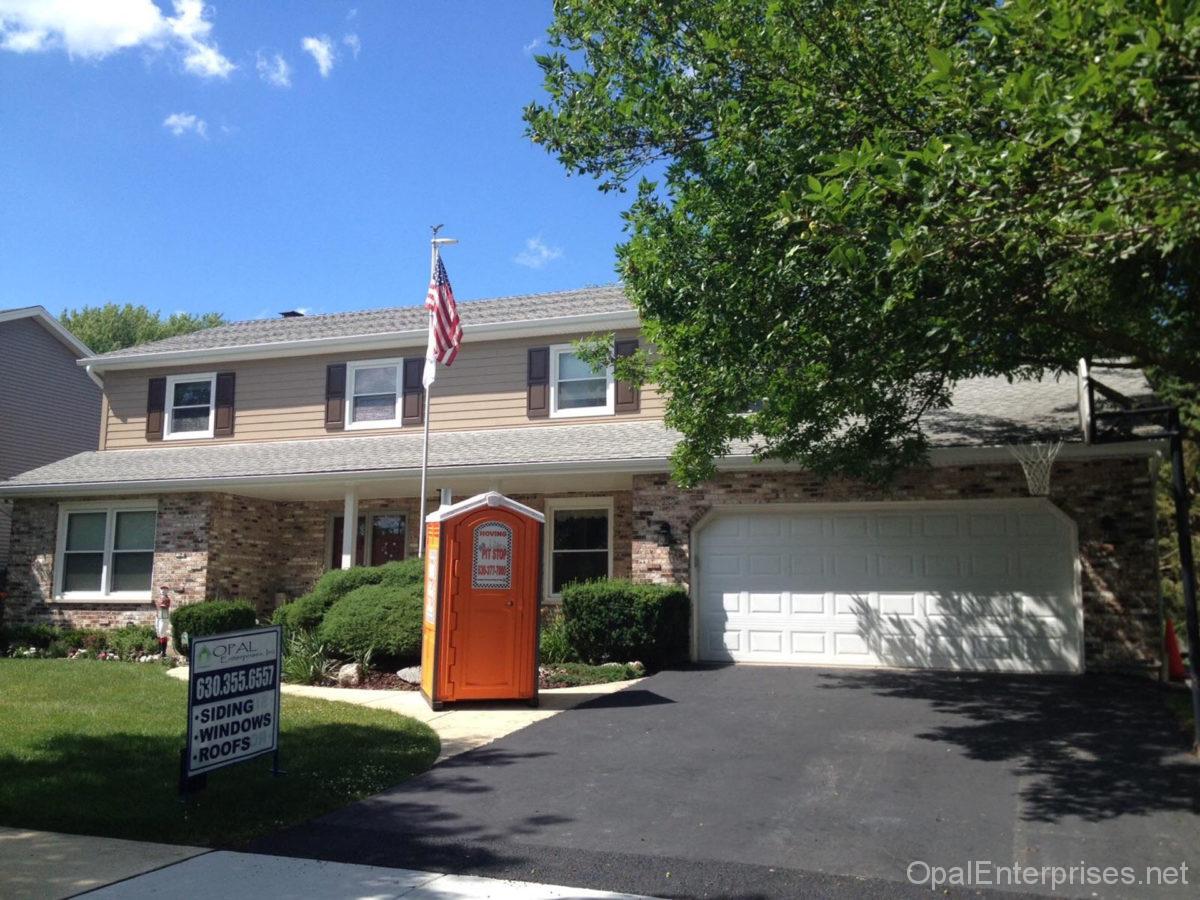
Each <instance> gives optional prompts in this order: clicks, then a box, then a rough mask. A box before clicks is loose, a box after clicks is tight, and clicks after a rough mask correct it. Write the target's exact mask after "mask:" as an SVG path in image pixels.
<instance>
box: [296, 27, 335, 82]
mask: <svg viewBox="0 0 1200 900" xmlns="http://www.w3.org/2000/svg"><path fill="white" fill-rule="evenodd" d="M300 46H301V47H303V48H304V52H305V53H307V54H309V55H310V56H312V58H313V61H314V62H315V63H316V64H317V68H318V69H320V70H321V77H322V78H328V77H329V73H330V72H332V71H333V60H334V56H333V41H331V40H330V39H329V36H328V35H324V34H323V35H321V36H320V37H306V38H305V39H304V40H302V41H301V42H300Z"/></svg>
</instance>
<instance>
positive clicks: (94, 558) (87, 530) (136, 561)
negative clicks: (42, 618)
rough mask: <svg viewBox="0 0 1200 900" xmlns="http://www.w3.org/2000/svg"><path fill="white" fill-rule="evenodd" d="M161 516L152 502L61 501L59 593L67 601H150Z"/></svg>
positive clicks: (56, 573) (56, 588) (56, 579)
mask: <svg viewBox="0 0 1200 900" xmlns="http://www.w3.org/2000/svg"><path fill="white" fill-rule="evenodd" d="M157 516H158V512H157V509H156V508H155V506H154V505H153V504H151V505H146V504H132V503H131V504H126V503H118V504H104V503H100V504H96V503H80V504H64V505H62V506H60V507H59V515H58V543H57V550H58V552H57V555H56V559H55V566H54V595H55V597H56V598H57V599H59V600H66V601H70V600H89V601H96V600H109V601H112V602H141V601H148V600H150V599H151V596H152V595H151V579H152V576H153V572H154V530H155V524H156V519H157Z"/></svg>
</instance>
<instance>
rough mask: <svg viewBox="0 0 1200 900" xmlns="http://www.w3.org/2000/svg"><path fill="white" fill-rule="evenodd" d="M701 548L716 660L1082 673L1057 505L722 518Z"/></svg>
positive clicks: (711, 653) (700, 617)
mask: <svg viewBox="0 0 1200 900" xmlns="http://www.w3.org/2000/svg"><path fill="white" fill-rule="evenodd" d="M695 546H696V551H697V556H696V581H697V590H696V591H695V594H696V597H697V610H696V613H697V636H696V637H697V656H698V657H699V658H700V659H702V660H723V661H743V662H774V663H793V664H802V665H803V664H808V665H845V666H895V667H902V668H950V669H981V670H999V671H1008V672H1063V671H1078V670H1080V668H1081V666H1082V637H1081V635H1082V612H1081V608H1080V600H1079V589H1078V585H1077V577H1076V573H1075V558H1076V539H1075V536H1074V528H1073V526H1072V525H1071V523H1070V521H1069V520H1068V519H1067V517H1066V516H1065V515H1063V514H1062V513H1061V512H1059V511H1058V510H1057V509H1056V508H1055V507H1053V506H1052V505H1051V504H1050V503H1049V502H1047V501H1044V500H1028V501H1023V500H1018V501H994V502H990V501H978V502H956V503H941V504H933V503H888V504H870V505H867V504H862V505H859V504H840V505H838V506H820V507H816V506H814V507H810V508H806V509H803V511H798V510H796V509H795V508H791V509H786V510H785V509H783V508H779V509H776V508H773V507H770V506H764V507H762V508H761V510H754V511H745V510H737V511H726V512H720V511H718V512H716V513H715V514H713V515H712V516H710V518H709V519H708V520H707V521H705V522H703V523H702V524H701V526H700V528H699V531H698V535H697V537H696V540H695Z"/></svg>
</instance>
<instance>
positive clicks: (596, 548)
mask: <svg viewBox="0 0 1200 900" xmlns="http://www.w3.org/2000/svg"><path fill="white" fill-rule="evenodd" d="M546 525H547V526H548V527H547V536H546V568H547V571H548V572H549V575H550V577H549V579H547V581H548V583H547V590H548V593H549V596H550V597H551V598H552V599H558V598H559V597H560V595H561V594H562V589H563V587H565V586H566V585H568V584H571V583H572V582H574V581H595V580H596V579H598V578H608V577H610V576H611V574H612V499H611V498H608V497H598V498H595V499H562V500H559V499H550V500H547V501H546Z"/></svg>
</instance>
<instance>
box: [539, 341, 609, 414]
mask: <svg viewBox="0 0 1200 900" xmlns="http://www.w3.org/2000/svg"><path fill="white" fill-rule="evenodd" d="M614 398H615V393H614V389H613V372H612V368H611V367H609V368H608V369H607V370H605V371H604V372H599V373H597V372H593V371H592V367H591V366H589V365H588V364H587V363H586V362H584V361H583V360H582V359H580V358H579V356H578V355H577V354H576V353H575V349H574V347H573V346H572V345H571V344H559V345H558V346H555V347H551V348H550V415H551V416H553V417H566V416H603V415H612V413H613V403H614Z"/></svg>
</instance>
